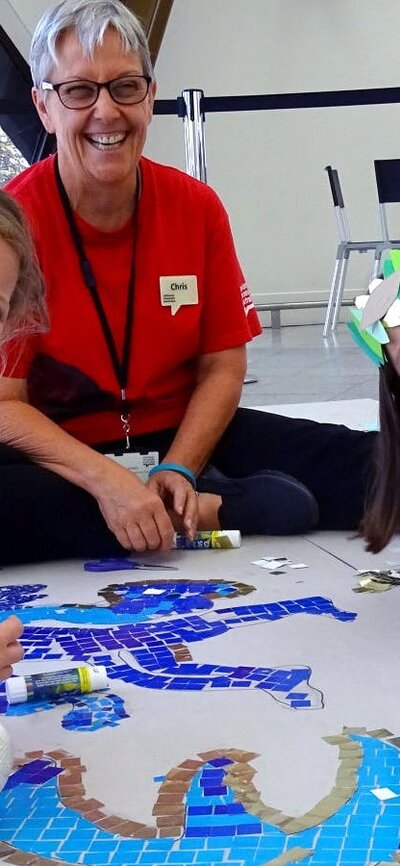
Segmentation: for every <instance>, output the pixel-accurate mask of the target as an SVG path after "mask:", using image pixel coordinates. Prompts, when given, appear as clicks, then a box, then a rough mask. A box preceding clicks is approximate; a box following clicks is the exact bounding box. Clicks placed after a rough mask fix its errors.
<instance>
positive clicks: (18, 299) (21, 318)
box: [0, 189, 48, 346]
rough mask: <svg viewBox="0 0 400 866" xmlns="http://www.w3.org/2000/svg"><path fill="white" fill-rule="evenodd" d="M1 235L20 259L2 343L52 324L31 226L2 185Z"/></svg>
mask: <svg viewBox="0 0 400 866" xmlns="http://www.w3.org/2000/svg"><path fill="white" fill-rule="evenodd" d="M0 238H1V239H2V240H4V241H5V242H6V243H7V244H9V245H10V247H11V249H12V250H14V252H15V253H16V255H17V258H18V262H19V274H18V279H17V283H16V286H15V289H14V292H13V294H12V298H11V302H10V309H9V313H8V317H7V321H6V322H5V326H4V331H3V334H2V335H1V337H0V346H1V345H2V344H3V343H5V342H7V341H8V340H10V339H12V338H13V337H16V336H19V335H21V334H24V335H27V334H33V333H37V332H40V331H45V330H47V328H48V319H47V311H46V305H45V301H44V290H43V279H42V275H41V272H40V268H39V265H38V261H37V258H36V253H35V250H34V246H33V241H32V236H31V233H30V230H29V227H28V225H27V222H26V220H25V217H24V215H23V213H22V211H21V209H20V207H19V205H18V204H17V203H16V202H15V201H14V199H12V198H11V197H10V196H9V195H7V193H5V192H4V190H1V189H0Z"/></svg>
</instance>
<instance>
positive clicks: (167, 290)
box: [160, 274, 199, 316]
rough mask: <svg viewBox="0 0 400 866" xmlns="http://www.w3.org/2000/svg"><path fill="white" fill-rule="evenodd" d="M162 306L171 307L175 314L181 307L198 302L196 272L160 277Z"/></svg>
mask: <svg viewBox="0 0 400 866" xmlns="http://www.w3.org/2000/svg"><path fill="white" fill-rule="evenodd" d="M160 295H161V306H162V307H171V313H172V315H173V316H175V314H176V313H177V312H178V310H179V308H180V307H184V306H185V305H187V304H198V303H199V293H198V291H197V277H196V276H195V275H194V274H189V275H187V274H186V275H183V276H172V277H160Z"/></svg>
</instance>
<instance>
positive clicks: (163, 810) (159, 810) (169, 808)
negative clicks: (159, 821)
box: [151, 803, 182, 816]
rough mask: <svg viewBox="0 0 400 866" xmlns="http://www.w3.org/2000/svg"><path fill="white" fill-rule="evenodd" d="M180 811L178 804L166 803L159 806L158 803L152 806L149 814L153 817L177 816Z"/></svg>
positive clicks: (180, 807)
mask: <svg viewBox="0 0 400 866" xmlns="http://www.w3.org/2000/svg"><path fill="white" fill-rule="evenodd" d="M181 811H182V806H181V804H179V803H176V804H174V803H167V804H166V805H165V806H164V805H162V804H161V805H159V804H158V803H156V804H155V806H153V808H152V810H151V814H152V815H154V816H157V815H179V814H180V812H181Z"/></svg>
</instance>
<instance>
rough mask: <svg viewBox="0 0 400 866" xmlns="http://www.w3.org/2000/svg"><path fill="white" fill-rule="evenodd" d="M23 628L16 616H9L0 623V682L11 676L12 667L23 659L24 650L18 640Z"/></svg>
mask: <svg viewBox="0 0 400 866" xmlns="http://www.w3.org/2000/svg"><path fill="white" fill-rule="evenodd" d="M23 628H24V627H23V625H22V622H21V620H20V619H18V617H17V616H9V617H8V618H7V619H5V620H4V622H1V623H0V680H6V679H7V677H9V676H11V674H12V665H13V664H15V662H19V661H21V659H22V658H23V657H24V650H23V649H22V646H21V644H20V643H19V640H18V638H19V637H21V634H22V632H23Z"/></svg>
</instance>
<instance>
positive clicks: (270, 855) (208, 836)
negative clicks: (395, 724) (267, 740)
mask: <svg viewBox="0 0 400 866" xmlns="http://www.w3.org/2000/svg"><path fill="white" fill-rule="evenodd" d="M326 739H327V742H329V743H331V744H332V745H334V746H336V747H337V748H338V751H339V769H338V772H337V777H336V782H335V786H334V787H333V789H332V790H331V791H330V792H329V793H328V794H327V796H326V797H324V798H323V800H321V801H320V802H319V803H317V804H316V805H315V807H314V808H313V809H311V810H310V811H309V812H307V813H305V814H304V815H301V816H297V817H296V818H294V817H292V816H290V815H285V814H283V813H282V812H279V811H278V810H276V809H274V808H273V807H271V806H268V805H266V804H265V803H263V801H262V800H261V798H260V795H259V793H258V791H257V788H256V787H255V785H254V783H253V778H254V776H255V770H254V769H253V768H252V766H251V761H252V760H253V759H254V758H255V757H257V755H255V754H254V753H246V752H243V751H239V750H237V749H225V750H215V751H213V752H209V753H207V754H201V755H198V756H197V757H195V758H192V759H188V760H186V761H184V762H183V763H182V764H181V765H180V766H178V767H175V768H173V769H171V770H170V771H169V772H168V773H167V775H166V776H165V778H163V780H162V782H161V784H160V787H159V793H158V797H157V800H156V802H155V805H154V808H153V815H154V823H153V824H152V825H151V826H146V825H143V824H139V823H136V822H135V821H128V820H123V819H121V818H119V817H118V816H116V815H107V814H106V813H105V812H104V811H103V804H102V803H100V802H99V801H97V800H93V799H91V800H90V799H87V798H86V797H85V789H84V786H83V783H82V775H83V772H84V768H82V766H81V764H80V761H79V759H78V758H73V757H70V756H68V755H67V754H65V753H64V752H62V751H61V750H58V751H54V752H52V753H50V754H47V755H46V754H44V753H42V752H37V753H35V754H32V755H27V756H26V758H25V760H24V761H23V762H21V764H20V766H19V767H18V769H16V771H15V772H14V774H13V775H11V776H10V778H9V780H8V783H7V785H6V787H5V789H4V790H3V792H2V793H1V794H0V838H1V840H2V842H1V843H0V859H1V860H3V861H5V862H8V863H13V864H20V866H24V864H26V866H28V864H31V866H33V864H35V866H45V864H49V863H54V862H57V863H62V864H66V863H69V864H78V863H79V864H87V866H89V864H92V866H109V864H110V866H117V864H118V866H136V864H137V866H140V864H146V863H147V864H152V866H164V864H173V863H174V864H180V866H189V864H197V863H203V864H204V863H206V864H209V866H219V864H221V863H227V864H232V866H233V864H234V866H250V864H255V866H263V864H267V863H269V864H274V866H284V864H290V863H300V862H302V863H303V864H307V866H328V864H330V866H333V864H335V866H349V864H354V866H362V864H365V866H367V864H371V866H372V864H380V866H389V864H392V866H393V863H394V862H400V856H399V854H398V853H397V852H398V839H399V817H398V813H399V807H400V799H399V798H400V779H399V776H400V754H399V749H398V748H397V746H396V745H395V744H394V742H393V739H396V738H393V737H392V735H391V734H390V732H389V731H384V730H382V731H371V732H367V731H366V730H365V729H354V730H352V729H344V731H343V733H342V734H340V735H338V736H335V737H328V738H326ZM371 772H372V773H373V778H374V782H375V784H376V785H377V786H379V789H380V790H384V789H385V787H386V786H388V785H390V790H391V792H392V794H393V798H392V799H389V800H388V801H387V802H385V804H384V805H383V804H382V802H381V801H380V800H379V799H378V798H377V797H376V796H375V795H374V794H373V793H372V792H371Z"/></svg>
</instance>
